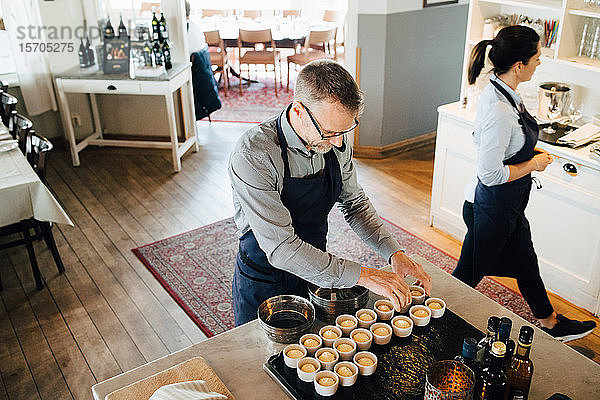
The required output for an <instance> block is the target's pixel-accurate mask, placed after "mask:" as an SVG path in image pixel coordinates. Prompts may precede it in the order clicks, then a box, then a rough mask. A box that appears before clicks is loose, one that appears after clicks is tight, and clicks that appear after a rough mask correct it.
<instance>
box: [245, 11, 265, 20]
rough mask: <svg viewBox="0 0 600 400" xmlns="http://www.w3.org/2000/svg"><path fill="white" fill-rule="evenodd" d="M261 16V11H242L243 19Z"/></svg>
mask: <svg viewBox="0 0 600 400" xmlns="http://www.w3.org/2000/svg"><path fill="white" fill-rule="evenodd" d="M261 16H262V12H261V10H244V18H250V19H256V18H260V17H261Z"/></svg>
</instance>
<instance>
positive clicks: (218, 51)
mask: <svg viewBox="0 0 600 400" xmlns="http://www.w3.org/2000/svg"><path fill="white" fill-rule="evenodd" d="M204 39H205V40H206V44H207V45H208V51H209V54H210V63H211V64H212V65H216V66H217V67H218V68H217V70H216V71H215V72H217V71H221V77H222V78H223V89H224V91H225V96H227V90H228V89H229V68H230V65H229V56H228V54H227V50H226V49H225V43H224V42H223V39H221V35H220V34H219V31H218V30H215V31H208V32H204ZM219 80H221V79H220V78H219Z"/></svg>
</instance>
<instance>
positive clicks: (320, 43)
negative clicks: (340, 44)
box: [286, 28, 337, 90]
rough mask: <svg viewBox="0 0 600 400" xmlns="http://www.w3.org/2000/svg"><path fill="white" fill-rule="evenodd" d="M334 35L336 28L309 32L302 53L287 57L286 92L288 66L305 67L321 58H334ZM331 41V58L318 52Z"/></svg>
mask: <svg viewBox="0 0 600 400" xmlns="http://www.w3.org/2000/svg"><path fill="white" fill-rule="evenodd" d="M336 34H337V28H331V29H328V30H326V31H310V32H309V34H308V36H307V37H306V40H305V41H304V46H303V47H302V51H301V52H300V53H297V54H292V55H290V56H288V57H287V86H286V87H287V90H290V64H292V63H293V64H296V65H306V64H308V63H309V62H311V61H314V60H320V59H323V58H327V59H335V58H336V56H337V54H336V53H335V52H336V50H335V47H336V46H335V40H336V39H335V37H336ZM331 41H333V51H334V55H333V56H332V55H331V54H328V53H325V52H324V51H322V50H320V49H321V48H325V46H326V45H328V44H329V43H330V42H331ZM314 47H317V48H318V50H315V49H314Z"/></svg>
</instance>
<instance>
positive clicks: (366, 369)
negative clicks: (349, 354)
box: [352, 351, 377, 376]
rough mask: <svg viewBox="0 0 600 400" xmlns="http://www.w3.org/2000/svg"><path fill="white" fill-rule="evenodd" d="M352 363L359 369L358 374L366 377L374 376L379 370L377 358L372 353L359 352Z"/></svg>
mask: <svg viewBox="0 0 600 400" xmlns="http://www.w3.org/2000/svg"><path fill="white" fill-rule="evenodd" d="M352 361H353V362H354V364H356V366H357V367H358V373H359V374H361V375H364V376H368V375H371V374H373V373H374V372H375V370H376V369H377V356H376V355H375V354H373V353H371V352H370V351H359V352H358V353H356V354H355V355H354V358H353V359H352Z"/></svg>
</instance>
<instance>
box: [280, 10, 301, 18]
mask: <svg viewBox="0 0 600 400" xmlns="http://www.w3.org/2000/svg"><path fill="white" fill-rule="evenodd" d="M301 14H302V10H283V18H287V17H295V18H300V16H301Z"/></svg>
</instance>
